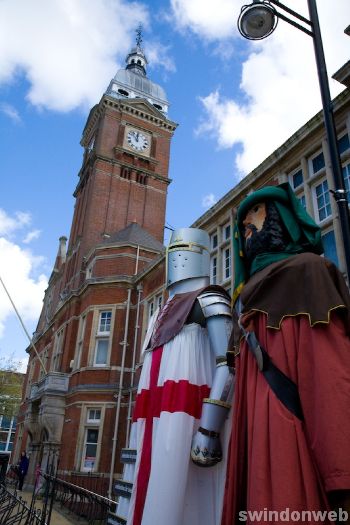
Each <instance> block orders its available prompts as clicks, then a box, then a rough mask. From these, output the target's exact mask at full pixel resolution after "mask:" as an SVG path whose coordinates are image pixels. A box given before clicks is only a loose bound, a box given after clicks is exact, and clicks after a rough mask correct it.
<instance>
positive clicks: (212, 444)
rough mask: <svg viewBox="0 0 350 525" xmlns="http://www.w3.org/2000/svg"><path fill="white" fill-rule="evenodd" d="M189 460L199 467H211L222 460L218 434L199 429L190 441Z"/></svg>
mask: <svg viewBox="0 0 350 525" xmlns="http://www.w3.org/2000/svg"><path fill="white" fill-rule="evenodd" d="M191 459H192V461H193V462H194V463H195V464H196V465H198V466H200V467H212V466H214V465H216V463H219V461H221V459H222V449H221V443H220V438H219V433H218V432H211V431H209V430H206V429H204V428H199V429H198V431H197V432H196V434H195V435H194V436H193V439H192V446H191Z"/></svg>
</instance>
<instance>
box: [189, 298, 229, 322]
mask: <svg viewBox="0 0 350 525" xmlns="http://www.w3.org/2000/svg"><path fill="white" fill-rule="evenodd" d="M197 299H198V302H199V304H200V305H201V307H202V311H203V315H204V317H205V318H208V317H213V316H215V315H226V316H228V317H231V304H230V299H229V298H228V297H226V296H225V295H223V294H222V295H221V294H220V293H218V292H203V293H201V294H200V295H199V296H198V297H197Z"/></svg>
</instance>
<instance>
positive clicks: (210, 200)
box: [202, 193, 217, 208]
mask: <svg viewBox="0 0 350 525" xmlns="http://www.w3.org/2000/svg"><path fill="white" fill-rule="evenodd" d="M216 202H217V198H216V197H215V195H214V194H213V193H209V194H208V195H205V196H204V197H203V198H202V207H203V208H211V207H212V206H214V204H215V203H216Z"/></svg>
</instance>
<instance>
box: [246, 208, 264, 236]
mask: <svg viewBox="0 0 350 525" xmlns="http://www.w3.org/2000/svg"><path fill="white" fill-rule="evenodd" d="M265 219H266V204H265V203H264V202H258V203H257V204H254V206H253V207H252V208H250V210H248V212H247V215H246V216H245V218H244V219H243V221H242V223H243V226H244V238H245V242H246V243H247V240H248V239H250V237H251V236H252V235H253V233H254V232H256V231H257V232H260V231H261V230H262V228H263V225H264V222H265Z"/></svg>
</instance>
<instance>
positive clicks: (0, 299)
mask: <svg viewBox="0 0 350 525" xmlns="http://www.w3.org/2000/svg"><path fill="white" fill-rule="evenodd" d="M39 261H41V262H42V261H43V258H39V259H38V258H37V257H35V256H33V254H32V253H31V252H30V251H29V250H23V249H22V248H21V247H20V246H18V245H16V244H15V243H13V242H11V241H9V240H7V239H5V238H4V237H0V276H1V279H2V281H3V283H4V284H5V286H6V288H7V291H8V293H9V294H10V296H11V298H12V301H13V302H14V304H15V306H16V308H17V310H18V312H19V313H20V315H21V317H22V318H23V320H24V321H30V322H33V321H34V320H37V319H38V317H39V314H40V311H41V308H42V301H43V298H44V292H45V289H46V288H47V284H48V279H47V276H46V275H44V274H39V276H38V277H36V278H34V277H33V276H32V274H33V270H34V269H35V267H37V265H38V263H39ZM14 313H15V312H14V309H13V307H12V305H11V302H10V300H9V298H8V297H7V295H6V292H5V290H4V288H3V286H2V285H1V286H0V337H2V335H3V332H4V328H5V323H6V320H7V319H8V317H9V316H11V315H14Z"/></svg>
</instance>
